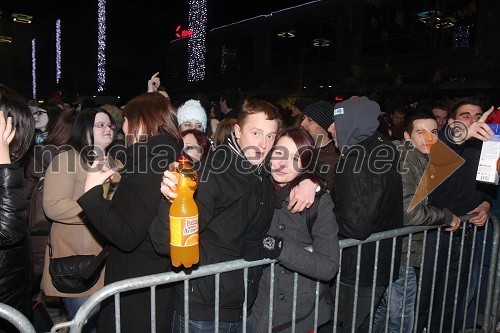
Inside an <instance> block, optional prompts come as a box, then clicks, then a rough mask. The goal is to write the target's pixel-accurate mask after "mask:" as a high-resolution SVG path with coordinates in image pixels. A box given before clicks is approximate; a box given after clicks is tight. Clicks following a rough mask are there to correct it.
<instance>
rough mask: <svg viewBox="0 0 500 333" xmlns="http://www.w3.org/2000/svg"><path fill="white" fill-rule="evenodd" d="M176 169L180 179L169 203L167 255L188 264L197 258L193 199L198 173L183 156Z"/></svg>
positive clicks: (194, 261) (173, 259)
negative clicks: (175, 193) (174, 194)
mask: <svg viewBox="0 0 500 333" xmlns="http://www.w3.org/2000/svg"><path fill="white" fill-rule="evenodd" d="M178 162H179V166H178V167H177V169H176V170H175V173H176V175H177V179H178V180H179V183H178V184H177V198H175V199H174V201H173V202H172V205H171V206H170V212H169V214H170V257H171V260H172V265H174V266H175V267H179V266H180V265H184V267H186V268H188V267H191V266H192V265H194V264H197V263H198V261H199V258H200V249H199V245H198V229H199V228H198V206H197V205H196V202H195V201H194V199H193V195H194V191H195V190H196V186H197V184H196V181H197V174H196V170H195V169H194V167H193V164H192V163H191V162H190V161H189V160H188V159H187V158H186V157H184V156H181V157H179V161H178Z"/></svg>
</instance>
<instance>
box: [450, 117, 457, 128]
mask: <svg viewBox="0 0 500 333" xmlns="http://www.w3.org/2000/svg"><path fill="white" fill-rule="evenodd" d="M448 126H450V127H451V128H453V127H454V126H455V119H453V118H448Z"/></svg>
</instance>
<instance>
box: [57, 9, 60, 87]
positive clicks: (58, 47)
mask: <svg viewBox="0 0 500 333" xmlns="http://www.w3.org/2000/svg"><path fill="white" fill-rule="evenodd" d="M60 79H61V20H60V19H57V20H56V82H59V80H60Z"/></svg>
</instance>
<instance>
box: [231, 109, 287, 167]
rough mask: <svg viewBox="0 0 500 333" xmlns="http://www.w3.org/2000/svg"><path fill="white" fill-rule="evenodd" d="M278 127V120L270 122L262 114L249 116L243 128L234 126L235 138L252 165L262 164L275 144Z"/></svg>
mask: <svg viewBox="0 0 500 333" xmlns="http://www.w3.org/2000/svg"><path fill="white" fill-rule="evenodd" d="M278 126H279V122H278V120H269V119H267V116H266V114H265V113H262V112H261V113H255V114H251V115H249V116H247V117H246V119H245V122H244V124H243V125H241V126H239V125H238V124H236V125H234V136H235V137H236V140H237V142H238V144H239V145H240V148H241V150H242V151H243V153H244V154H245V157H246V158H247V159H248V161H250V163H252V164H253V165H259V164H261V163H262V161H263V160H264V158H265V157H266V155H267V154H268V153H269V150H270V149H271V148H272V146H273V144H274V139H275V138H276V133H277V132H278Z"/></svg>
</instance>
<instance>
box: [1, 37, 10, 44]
mask: <svg viewBox="0 0 500 333" xmlns="http://www.w3.org/2000/svg"><path fill="white" fill-rule="evenodd" d="M0 43H12V37H10V36H0Z"/></svg>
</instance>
